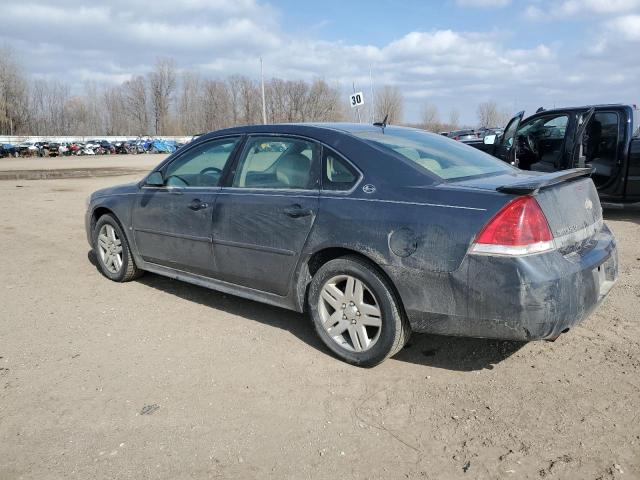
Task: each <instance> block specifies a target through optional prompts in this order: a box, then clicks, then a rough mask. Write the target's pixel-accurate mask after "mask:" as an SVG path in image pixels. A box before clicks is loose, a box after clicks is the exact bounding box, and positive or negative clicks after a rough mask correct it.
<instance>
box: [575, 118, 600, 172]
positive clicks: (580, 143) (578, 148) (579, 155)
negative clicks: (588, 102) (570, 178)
mask: <svg viewBox="0 0 640 480" xmlns="http://www.w3.org/2000/svg"><path fill="white" fill-rule="evenodd" d="M594 114H595V109H594V108H590V109H589V110H587V111H586V112H584V113H582V114H579V115H578V117H577V119H576V121H577V125H576V129H575V132H574V135H573V147H572V149H571V165H572V166H573V167H578V168H583V167H586V166H587V165H586V163H587V156H586V149H585V147H586V146H587V143H588V138H586V137H585V132H586V129H587V126H588V125H589V124H590V122H591V119H592V118H593V116H594Z"/></svg>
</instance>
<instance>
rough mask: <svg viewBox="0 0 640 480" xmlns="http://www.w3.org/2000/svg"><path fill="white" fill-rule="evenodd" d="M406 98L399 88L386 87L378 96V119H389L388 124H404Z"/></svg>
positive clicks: (379, 91)
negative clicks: (403, 115)
mask: <svg viewBox="0 0 640 480" xmlns="http://www.w3.org/2000/svg"><path fill="white" fill-rule="evenodd" d="M403 106H404V98H403V97H402V92H401V91H400V89H399V88H398V87H391V86H389V85H385V86H384V87H383V88H382V89H381V90H378V93H377V95H376V118H380V119H383V118H384V117H385V116H387V115H388V117H387V123H392V124H398V123H400V122H402V114H403Z"/></svg>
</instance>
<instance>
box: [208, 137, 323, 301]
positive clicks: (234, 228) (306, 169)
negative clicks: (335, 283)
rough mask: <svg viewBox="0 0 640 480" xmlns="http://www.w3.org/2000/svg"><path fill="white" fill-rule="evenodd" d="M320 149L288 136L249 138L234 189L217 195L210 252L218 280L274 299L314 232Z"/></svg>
mask: <svg viewBox="0 0 640 480" xmlns="http://www.w3.org/2000/svg"><path fill="white" fill-rule="evenodd" d="M319 170H320V159H319V146H318V145H317V144H315V143H314V142H311V141H308V140H304V139H300V138H294V137H286V136H252V137H249V138H248V139H247V141H246V143H245V146H244V148H243V151H242V154H241V155H240V157H239V160H238V165H237V167H236V168H235V175H234V178H233V183H232V186H230V187H228V188H223V189H222V190H221V192H220V194H219V195H218V200H217V202H216V205H215V209H214V214H213V250H214V255H215V258H216V276H217V277H218V278H219V279H220V280H224V281H227V282H230V283H234V284H238V285H242V286H245V287H249V288H254V289H257V290H262V291H266V292H270V293H275V294H277V295H285V294H286V293H287V292H288V287H289V285H290V278H291V275H292V274H293V271H294V268H295V266H296V265H297V263H298V259H299V258H300V252H301V251H302V249H303V247H304V245H305V242H306V240H307V237H308V236H309V232H310V231H311V228H312V227H313V224H314V221H315V218H316V215H317V210H318V194H319Z"/></svg>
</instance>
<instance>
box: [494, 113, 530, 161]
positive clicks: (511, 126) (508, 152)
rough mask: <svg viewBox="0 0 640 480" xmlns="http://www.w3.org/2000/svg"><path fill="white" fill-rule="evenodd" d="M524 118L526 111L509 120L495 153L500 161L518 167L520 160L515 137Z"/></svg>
mask: <svg viewBox="0 0 640 480" xmlns="http://www.w3.org/2000/svg"><path fill="white" fill-rule="evenodd" d="M522 117H524V111H522V112H518V113H517V114H516V116H515V117H513V118H512V119H511V120H509V123H507V127H506V128H505V130H504V133H503V134H502V136H501V137H500V140H499V142H498V143H497V144H496V146H495V150H494V153H493V155H494V156H495V157H498V158H499V159H500V160H504V161H505V162H507V163H511V164H512V165H516V166H517V165H518V159H517V158H516V146H515V136H516V132H517V131H518V127H520V122H521V121H522Z"/></svg>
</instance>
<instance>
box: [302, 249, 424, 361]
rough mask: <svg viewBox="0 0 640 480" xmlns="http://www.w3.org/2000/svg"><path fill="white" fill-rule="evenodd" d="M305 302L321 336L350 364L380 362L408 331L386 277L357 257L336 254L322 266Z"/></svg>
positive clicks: (390, 354) (399, 344) (392, 351)
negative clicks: (340, 256) (336, 256)
mask: <svg viewBox="0 0 640 480" xmlns="http://www.w3.org/2000/svg"><path fill="white" fill-rule="evenodd" d="M308 302H309V303H308V307H309V311H310V312H311V317H312V319H313V323H314V325H315V328H316V331H317V333H318V335H319V336H320V338H321V339H322V341H323V342H324V343H325V344H326V345H327V347H329V349H330V350H331V351H332V352H333V353H335V354H336V355H337V356H338V357H340V358H341V359H343V360H345V361H347V362H349V363H351V364H354V365H359V366H362V367H372V366H374V365H377V364H379V363H380V362H382V361H384V360H385V359H386V358H388V357H390V356H393V355H395V354H396V353H397V352H398V351H399V350H400V349H401V348H402V347H403V346H404V345H405V343H406V342H407V340H408V339H409V336H410V334H411V329H410V327H409V324H408V322H407V320H406V319H405V318H404V314H403V313H402V310H401V308H400V305H399V302H398V300H397V299H396V296H395V294H394V291H393V289H392V287H391V285H390V284H389V282H388V280H387V279H386V278H385V277H384V276H383V275H382V274H381V273H380V272H378V271H377V269H376V268H375V267H374V266H373V265H371V264H370V263H369V262H367V261H365V260H362V259H360V258H358V257H351V256H349V257H342V258H338V259H335V260H331V261H329V262H327V263H326V264H324V265H323V266H322V267H320V269H319V270H318V271H317V272H316V274H315V275H314V277H313V279H312V281H311V287H310V290H309V299H308Z"/></svg>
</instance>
